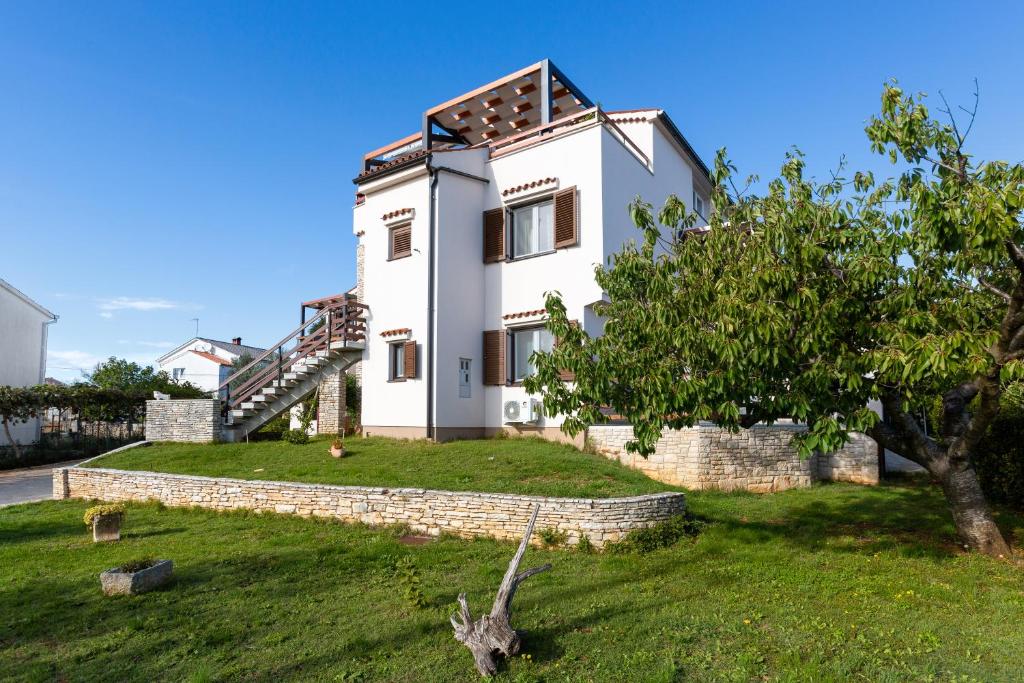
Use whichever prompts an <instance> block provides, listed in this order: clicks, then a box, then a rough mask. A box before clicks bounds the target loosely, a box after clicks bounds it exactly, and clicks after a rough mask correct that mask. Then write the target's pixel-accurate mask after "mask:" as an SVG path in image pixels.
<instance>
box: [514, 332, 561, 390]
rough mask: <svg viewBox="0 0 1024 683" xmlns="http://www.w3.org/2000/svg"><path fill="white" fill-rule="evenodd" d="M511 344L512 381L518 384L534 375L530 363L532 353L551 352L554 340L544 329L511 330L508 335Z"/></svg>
mask: <svg viewBox="0 0 1024 683" xmlns="http://www.w3.org/2000/svg"><path fill="white" fill-rule="evenodd" d="M509 336H510V337H511V340H510V341H511V342H512V353H511V354H509V355H510V356H511V357H512V380H513V381H515V382H520V381H522V379H523V378H524V377H528V376H529V375H532V374H533V373H534V370H535V368H534V367H533V364H532V363H530V356H531V355H533V352H534V351H548V352H550V351H551V348H552V347H553V346H554V338H553V337H552V336H551V333H550V332H548V330H547V329H546V328H543V327H531V328H528V329H525V330H512V332H510V333H509Z"/></svg>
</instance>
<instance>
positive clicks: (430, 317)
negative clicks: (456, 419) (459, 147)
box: [426, 157, 491, 439]
mask: <svg viewBox="0 0 1024 683" xmlns="http://www.w3.org/2000/svg"><path fill="white" fill-rule="evenodd" d="M442 171H443V172H445V173H451V174H452V175H457V176H461V177H463V178H469V179H470V180H476V181H479V182H481V183H484V184H485V185H486V184H487V183H489V182H491V181H489V180H488V179H487V178H481V177H480V176H477V175H473V174H472V173H466V172H465V171H460V170H458V169H454V168H449V167H447V166H431V165H430V157H427V174H428V175H429V177H430V202H429V205H430V207H429V213H430V246H429V247H428V249H427V347H428V348H427V350H426V351H427V438H428V439H433V438H435V437H436V436H437V433H436V432H437V426H436V425H435V424H434V412H435V410H434V393H435V391H434V384H435V381H434V339H435V337H436V335H437V307H436V306H435V302H434V299H435V298H436V295H435V294H434V291H435V283H434V280H435V278H436V272H437V268H436V267H435V263H434V254H435V252H436V250H437V235H436V231H437V215H436V212H437V181H438V180H440V178H441V172H442Z"/></svg>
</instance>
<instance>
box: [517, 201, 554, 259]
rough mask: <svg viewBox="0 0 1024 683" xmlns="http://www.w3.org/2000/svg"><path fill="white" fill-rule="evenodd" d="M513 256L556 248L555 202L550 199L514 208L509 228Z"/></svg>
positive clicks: (518, 256) (528, 254)
mask: <svg viewBox="0 0 1024 683" xmlns="http://www.w3.org/2000/svg"><path fill="white" fill-rule="evenodd" d="M509 236H510V241H511V242H512V249H511V253H512V258H522V257H523V256H530V255H532V254H543V253H544V252H548V251H553V250H554V248H555V225H554V202H553V201H551V200H550V199H549V200H548V201H545V202H541V203H539V204H530V205H529V206H520V207H517V208H514V209H512V225H511V228H510V230H509Z"/></svg>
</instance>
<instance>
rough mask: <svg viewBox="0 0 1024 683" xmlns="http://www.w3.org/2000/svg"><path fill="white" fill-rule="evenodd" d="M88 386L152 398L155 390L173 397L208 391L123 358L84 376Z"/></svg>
mask: <svg viewBox="0 0 1024 683" xmlns="http://www.w3.org/2000/svg"><path fill="white" fill-rule="evenodd" d="M82 376H83V378H84V379H85V381H86V382H87V383H88V384H91V385H93V386H96V387H100V388H102V389H120V390H121V391H124V392H127V393H144V394H147V395H148V396H149V397H150V398H152V395H153V392H154V391H159V392H161V393H164V394H170V395H171V396H172V397H174V398H202V397H204V396H207V395H208V392H206V391H203V390H202V389H201V388H199V387H197V386H196V385H194V384H192V383H191V382H175V381H174V380H172V379H171V377H170V375H168V374H167V372H166V371H164V370H159V371H157V370H154V369H153V368H152V367H151V366H148V365H147V366H142V365H139V364H138V363H135V362H129V361H127V360H125V359H123V358H116V357H114V356H111V357H110V358H108V359H107V360H105V361H103V362H102V363H98V364H97V365H96V367H95V368H94V369H93V371H92V372H91V373H86V372H83V373H82Z"/></svg>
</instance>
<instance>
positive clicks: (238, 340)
mask: <svg viewBox="0 0 1024 683" xmlns="http://www.w3.org/2000/svg"><path fill="white" fill-rule="evenodd" d="M231 343H232V344H237V345H238V346H241V345H242V338H241V337H235V338H234V339H232V340H231Z"/></svg>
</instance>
